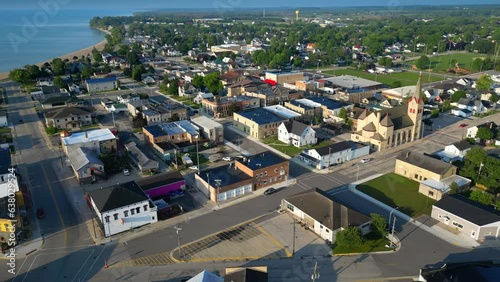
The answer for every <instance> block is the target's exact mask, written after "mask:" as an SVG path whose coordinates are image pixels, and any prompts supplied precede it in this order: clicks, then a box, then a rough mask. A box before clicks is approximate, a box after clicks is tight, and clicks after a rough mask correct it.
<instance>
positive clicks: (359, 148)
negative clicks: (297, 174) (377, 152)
mask: <svg viewBox="0 0 500 282" xmlns="http://www.w3.org/2000/svg"><path fill="white" fill-rule="evenodd" d="M369 153H370V146H368V145H362V144H359V143H354V142H350V141H342V142H338V143H334V144H330V145H327V146H324V147H320V148H316V149H307V150H304V151H302V153H300V155H299V158H300V159H301V160H302V161H303V162H305V163H306V164H308V165H310V166H312V167H315V168H317V169H324V168H328V167H330V166H333V165H337V164H341V163H344V162H347V161H350V160H352V159H355V158H359V157H363V156H366V155H368V154H369Z"/></svg>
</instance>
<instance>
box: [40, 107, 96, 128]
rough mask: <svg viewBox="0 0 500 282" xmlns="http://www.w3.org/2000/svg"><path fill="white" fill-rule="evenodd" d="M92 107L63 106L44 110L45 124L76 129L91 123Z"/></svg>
mask: <svg viewBox="0 0 500 282" xmlns="http://www.w3.org/2000/svg"><path fill="white" fill-rule="evenodd" d="M93 110H94V109H93V108H90V107H64V108H54V109H48V110H45V111H44V116H45V124H46V125H47V127H50V126H53V127H55V128H57V129H72V130H77V129H80V128H81V127H83V126H88V125H91V124H92V115H93Z"/></svg>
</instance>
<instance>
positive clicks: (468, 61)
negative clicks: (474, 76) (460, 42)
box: [405, 53, 486, 72]
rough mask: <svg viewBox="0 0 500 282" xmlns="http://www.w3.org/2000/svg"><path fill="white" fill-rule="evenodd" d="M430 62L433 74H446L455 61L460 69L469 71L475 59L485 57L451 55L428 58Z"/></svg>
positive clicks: (483, 56)
mask: <svg viewBox="0 0 500 282" xmlns="http://www.w3.org/2000/svg"><path fill="white" fill-rule="evenodd" d="M428 57H429V60H430V61H431V69H432V71H435V72H446V70H448V69H449V68H451V67H454V65H452V64H451V61H452V60H455V61H456V62H457V63H458V65H459V66H460V68H462V69H468V70H471V66H472V61H473V60H474V59H476V58H485V57H486V55H483V54H476V53H451V54H443V55H439V56H428ZM405 63H408V64H414V61H407V62H405Z"/></svg>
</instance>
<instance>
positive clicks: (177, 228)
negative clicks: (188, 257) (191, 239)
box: [174, 225, 182, 259]
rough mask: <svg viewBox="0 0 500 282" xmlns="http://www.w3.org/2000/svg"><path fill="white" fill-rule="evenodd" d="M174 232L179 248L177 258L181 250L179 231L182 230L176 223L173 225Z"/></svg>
mask: <svg viewBox="0 0 500 282" xmlns="http://www.w3.org/2000/svg"><path fill="white" fill-rule="evenodd" d="M174 228H175V232H176V233H177V247H178V249H179V259H181V257H182V251H181V237H180V236H179V231H181V230H182V228H180V227H179V226H178V225H176V226H174Z"/></svg>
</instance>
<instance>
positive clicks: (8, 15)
mask: <svg viewBox="0 0 500 282" xmlns="http://www.w3.org/2000/svg"><path fill="white" fill-rule="evenodd" d="M132 13H133V11H124V10H122V11H117V10H116V9H114V10H81V9H79V10H74V9H73V10H72V9H66V10H64V9H60V10H59V11H57V12H56V13H53V14H49V13H47V12H45V11H44V10H43V9H41V8H40V9H23V10H8V11H5V13H4V12H2V17H0V73H1V72H7V71H10V70H11V69H13V68H19V67H23V66H25V65H27V64H35V63H39V62H43V61H48V60H52V59H53V58H55V57H58V56H62V55H64V54H67V53H71V52H75V51H78V50H80V49H83V48H86V47H89V46H92V45H94V44H96V43H98V42H100V41H101V40H103V39H104V35H105V34H104V33H102V32H100V31H98V30H94V29H91V28H90V27H89V20H90V19H91V18H92V17H94V16H101V17H102V16H125V15H132Z"/></svg>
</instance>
